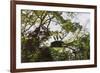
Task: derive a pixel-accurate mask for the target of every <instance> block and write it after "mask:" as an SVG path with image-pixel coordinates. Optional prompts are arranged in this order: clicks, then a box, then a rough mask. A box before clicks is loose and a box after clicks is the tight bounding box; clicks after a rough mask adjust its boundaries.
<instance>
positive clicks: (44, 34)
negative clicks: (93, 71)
mask: <svg viewBox="0 0 100 73" xmlns="http://www.w3.org/2000/svg"><path fill="white" fill-rule="evenodd" d="M76 15H77V13H73V12H64V11H42V10H21V44H22V46H21V47H22V62H27V61H44V60H46V61H49V60H51V59H52V57H51V54H50V50H49V48H50V46H49V47H48V46H47V45H46V44H45V42H46V41H47V40H49V39H50V38H52V37H53V39H54V42H53V46H57V44H55V43H58V44H59V45H60V47H63V45H66V47H68V48H70V49H71V46H72V47H73V46H75V47H76V48H78V47H79V45H80V44H75V42H81V41H80V40H79V39H81V40H82V39H83V38H82V36H81V37H78V34H77V35H75V39H74V40H73V41H71V42H66V41H63V40H64V38H65V37H67V35H68V34H69V33H70V32H71V33H73V34H74V33H75V32H76V31H77V30H79V33H80V32H81V31H82V26H81V25H80V24H79V23H76V22H72V19H73V18H74V16H76ZM64 16H67V18H66V19H65V18H64ZM51 24H53V25H54V26H56V25H59V26H60V27H61V30H59V31H58V30H56V31H55V30H51V28H50V25H51ZM84 39H87V37H86V38H84ZM87 42H89V40H87ZM51 44H52V43H51ZM88 45H89V44H88V43H87V45H86V44H85V47H84V48H86V46H87V48H89V47H88ZM81 47H82V46H81ZM44 52H45V55H44ZM66 53H68V52H66ZM75 53H76V52H75ZM84 53H85V52H84ZM40 55H41V56H40ZM46 55H48V57H49V58H48V59H47V58H46ZM32 58H33V59H32ZM63 59H64V58H63ZM84 59H85V58H84ZM86 59H87V57H86Z"/></svg>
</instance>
